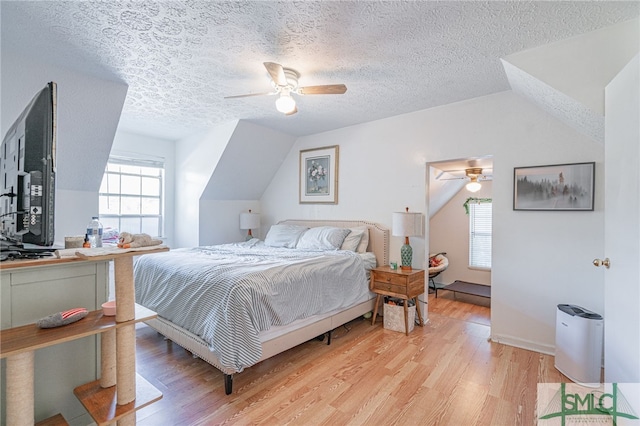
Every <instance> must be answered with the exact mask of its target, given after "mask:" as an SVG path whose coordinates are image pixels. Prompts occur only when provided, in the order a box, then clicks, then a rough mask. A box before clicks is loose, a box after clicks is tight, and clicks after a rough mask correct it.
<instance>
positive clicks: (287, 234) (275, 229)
mask: <svg viewBox="0 0 640 426" xmlns="http://www.w3.org/2000/svg"><path fill="white" fill-rule="evenodd" d="M307 229H309V228H307V227H306V226H299V225H273V226H272V227H271V228H270V229H269V232H268V233H267V236H266V237H265V239H264V244H265V245H267V246H269V247H284V248H296V245H297V244H298V240H299V239H300V236H301V235H302V234H303V233H304V232H305V231H306V230H307Z"/></svg>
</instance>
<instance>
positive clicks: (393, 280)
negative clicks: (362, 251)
mask: <svg viewBox="0 0 640 426" xmlns="http://www.w3.org/2000/svg"><path fill="white" fill-rule="evenodd" d="M373 279H374V280H375V281H379V282H381V283H387V284H396V285H401V286H403V287H405V288H406V286H407V277H406V276H404V275H400V274H396V273H387V272H378V271H376V272H375V274H374V276H373ZM403 292H404V290H403Z"/></svg>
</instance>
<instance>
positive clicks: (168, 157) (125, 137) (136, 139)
mask: <svg viewBox="0 0 640 426" xmlns="http://www.w3.org/2000/svg"><path fill="white" fill-rule="evenodd" d="M175 147H176V142H175V141H173V140H168V139H161V138H157V137H151V136H145V135H140V134H136V133H132V132H129V131H122V130H118V131H117V132H116V136H115V139H114V140H113V146H112V148H111V153H112V154H117V155H121V156H125V157H131V158H143V159H145V158H146V159H160V160H163V161H164V193H163V196H164V206H165V209H164V218H163V219H164V234H163V235H162V237H163V241H164V243H165V244H167V245H168V246H170V247H172V246H173V239H174V231H173V229H174V221H175V218H174V215H175V210H174V206H175V184H174V182H175V174H176V171H175V169H176V167H175V151H176V150H175Z"/></svg>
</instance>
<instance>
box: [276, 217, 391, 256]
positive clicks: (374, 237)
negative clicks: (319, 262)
mask: <svg viewBox="0 0 640 426" xmlns="http://www.w3.org/2000/svg"><path fill="white" fill-rule="evenodd" d="M278 223H280V224H289V225H302V226H307V227H309V228H313V227H316V226H335V227H337V228H355V227H356V226H366V227H367V228H368V229H369V246H368V247H367V251H370V252H373V254H375V255H376V261H377V262H378V266H383V265H388V264H389V230H388V229H387V228H385V227H384V226H382V225H380V224H379V223H373V222H367V221H363V220H304V219H287V220H282V221H280V222H278Z"/></svg>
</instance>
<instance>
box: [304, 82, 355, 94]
mask: <svg viewBox="0 0 640 426" xmlns="http://www.w3.org/2000/svg"><path fill="white" fill-rule="evenodd" d="M346 91H347V86H345V85H344V84H325V85H322V86H305V87H299V88H298V90H297V92H298V94H300V95H342V94H343V93H344V92H346Z"/></svg>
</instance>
